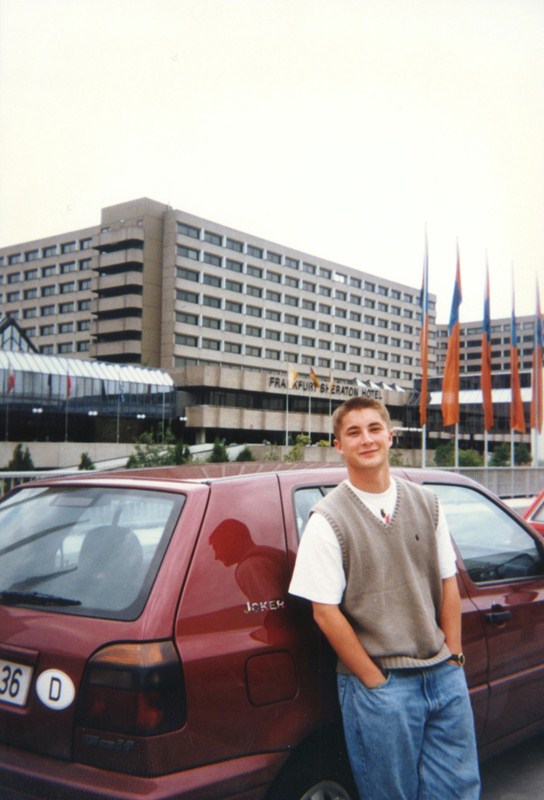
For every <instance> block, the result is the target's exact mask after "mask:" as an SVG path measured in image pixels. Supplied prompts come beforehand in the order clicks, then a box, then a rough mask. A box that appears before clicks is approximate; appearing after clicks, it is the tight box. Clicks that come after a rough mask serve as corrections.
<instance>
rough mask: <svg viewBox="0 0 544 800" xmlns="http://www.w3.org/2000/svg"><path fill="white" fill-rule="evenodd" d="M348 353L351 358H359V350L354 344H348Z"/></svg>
mask: <svg viewBox="0 0 544 800" xmlns="http://www.w3.org/2000/svg"><path fill="white" fill-rule="evenodd" d="M348 353H349V354H350V355H351V356H360V355H361V348H360V347H357V346H356V345H354V344H350V346H349V347H348Z"/></svg>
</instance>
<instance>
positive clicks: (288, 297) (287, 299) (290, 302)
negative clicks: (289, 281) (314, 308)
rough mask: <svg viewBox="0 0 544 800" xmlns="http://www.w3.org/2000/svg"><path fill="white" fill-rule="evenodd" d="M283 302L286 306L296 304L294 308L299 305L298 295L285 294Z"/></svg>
mask: <svg viewBox="0 0 544 800" xmlns="http://www.w3.org/2000/svg"><path fill="white" fill-rule="evenodd" d="M283 302H284V303H285V305H286V306H294V308H297V307H298V297H293V295H292V294H286V295H284V297H283Z"/></svg>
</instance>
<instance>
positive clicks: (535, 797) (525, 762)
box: [480, 735, 544, 800]
mask: <svg viewBox="0 0 544 800" xmlns="http://www.w3.org/2000/svg"><path fill="white" fill-rule="evenodd" d="M480 773H481V777H482V794H481V800H543V798H544V735H542V736H537V737H535V738H534V739H529V741H527V742H524V743H522V744H520V745H517V746H516V747H513V748H512V749H511V750H506V751H505V752H504V753H501V754H500V755H498V756H494V757H493V758H491V759H489V760H488V761H484V763H483V764H482V765H481V767H480Z"/></svg>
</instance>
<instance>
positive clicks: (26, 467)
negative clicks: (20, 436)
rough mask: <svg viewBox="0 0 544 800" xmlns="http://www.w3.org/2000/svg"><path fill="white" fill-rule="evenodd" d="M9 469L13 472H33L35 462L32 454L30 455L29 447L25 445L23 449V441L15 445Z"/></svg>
mask: <svg viewBox="0 0 544 800" xmlns="http://www.w3.org/2000/svg"><path fill="white" fill-rule="evenodd" d="M8 469H9V470H11V471H12V472H32V470H33V469H34V463H33V461H32V456H31V455H30V450H29V449H28V447H25V449H24V450H23V445H22V444H21V442H19V444H17V445H15V447H14V448H13V455H12V458H11V461H10V462H9V464H8Z"/></svg>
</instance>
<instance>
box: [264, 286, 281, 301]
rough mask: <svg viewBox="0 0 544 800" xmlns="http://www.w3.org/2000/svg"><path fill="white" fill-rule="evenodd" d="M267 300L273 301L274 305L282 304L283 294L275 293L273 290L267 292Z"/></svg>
mask: <svg viewBox="0 0 544 800" xmlns="http://www.w3.org/2000/svg"><path fill="white" fill-rule="evenodd" d="M266 299H267V300H272V302H273V303H280V302H281V294H280V293H279V292H274V291H272V289H267V290H266Z"/></svg>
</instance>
